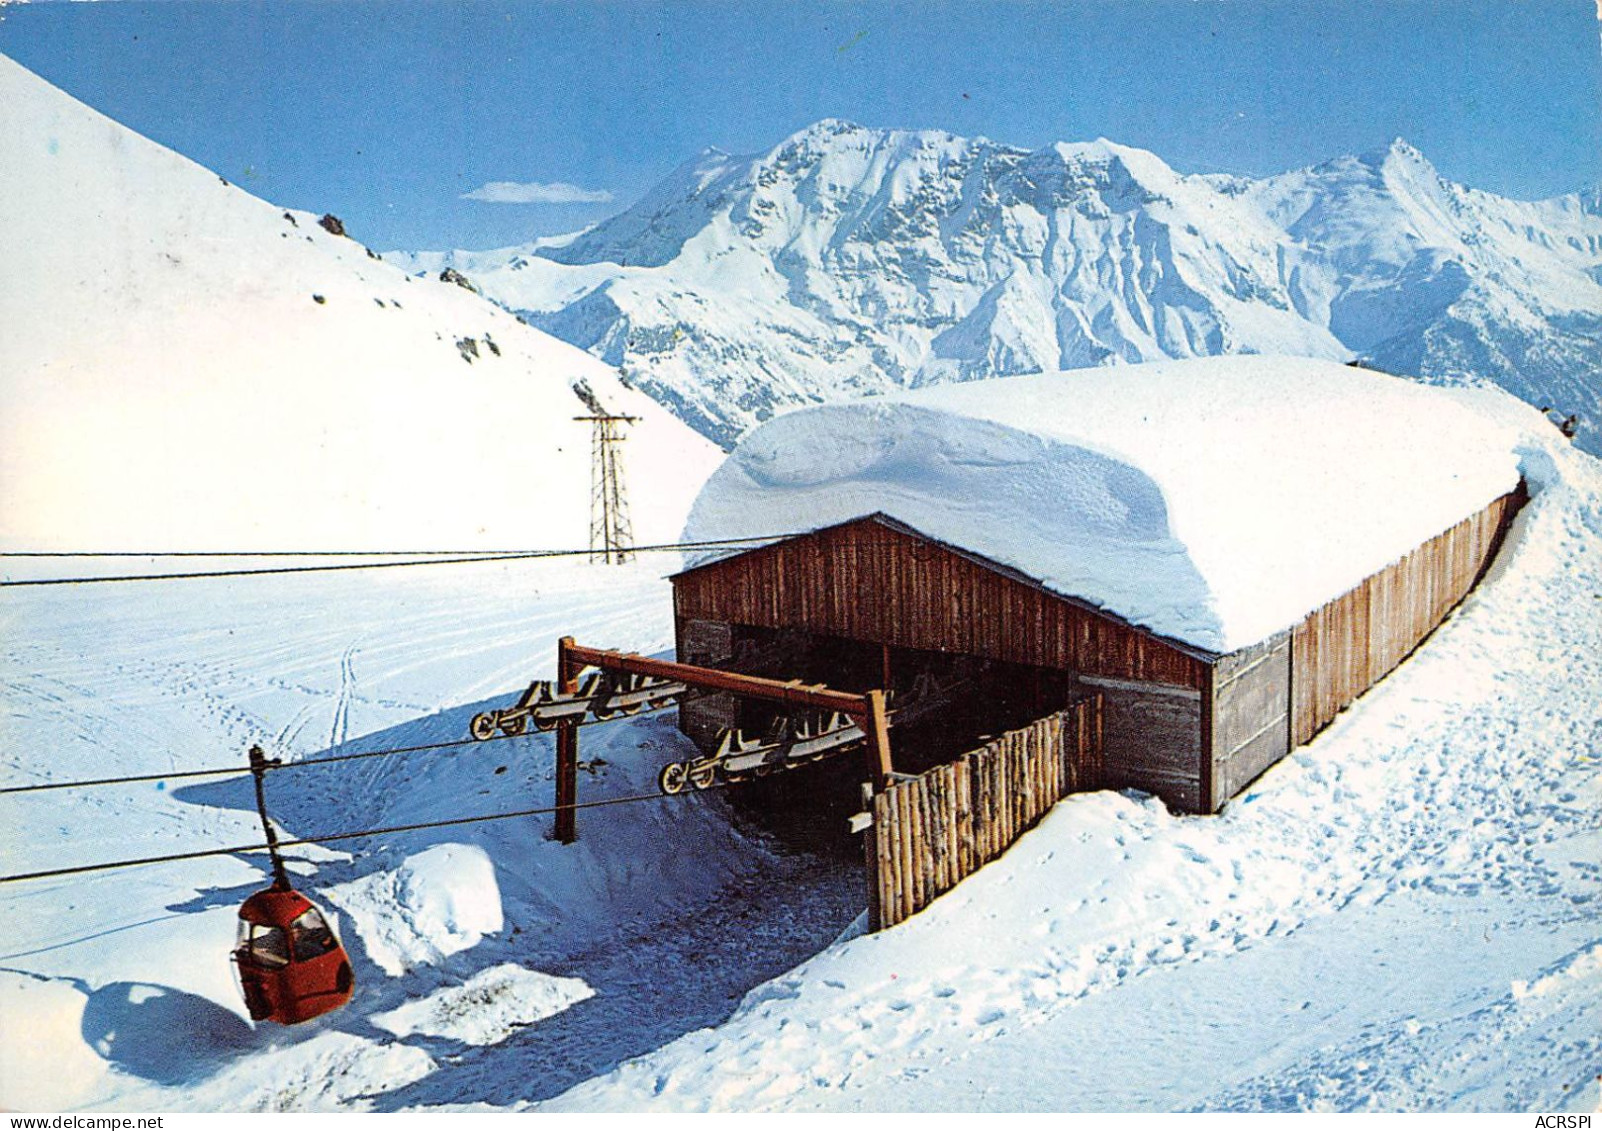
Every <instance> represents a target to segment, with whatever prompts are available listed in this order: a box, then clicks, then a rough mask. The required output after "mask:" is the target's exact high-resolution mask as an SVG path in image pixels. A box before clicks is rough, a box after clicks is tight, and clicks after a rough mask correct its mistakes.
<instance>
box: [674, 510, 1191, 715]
mask: <svg viewBox="0 0 1602 1131" xmlns="http://www.w3.org/2000/svg"><path fill="white" fill-rule="evenodd" d="M673 592H674V611H675V613H676V615H677V616H678V618H679V623H680V625H681V626H682V625H683V624H684V623H685V622H686V621H691V620H700V621H713V622H721V623H725V624H742V625H752V626H757V627H763V628H795V629H803V630H806V631H809V632H816V633H823V634H827V635H831V636H841V637H845V638H847V639H851V640H863V641H869V642H872V643H877V644H888V645H891V646H893V647H903V648H918V649H924V650H928V651H939V652H954V653H959V654H964V655H973V656H982V657H985V658H987V659H995V660H1004V661H1007V662H1010V663H1020V664H1031V665H1035V666H1039V667H1049V668H1056V669H1060V670H1065V671H1073V672H1078V673H1081V674H1085V675H1099V676H1106V677H1111V678H1115V679H1128V680H1139V681H1144V682H1152V683H1165V684H1172V685H1177V686H1182V687H1193V688H1201V687H1202V686H1203V683H1204V681H1205V678H1206V671H1207V668H1208V662H1209V660H1210V659H1211V657H1206V658H1203V655H1202V654H1200V653H1197V652H1194V651H1191V650H1188V649H1186V648H1184V647H1182V646H1180V645H1178V644H1176V643H1174V642H1172V641H1168V640H1165V639H1163V638H1162V637H1159V636H1156V635H1153V634H1152V633H1150V632H1148V631H1145V630H1143V629H1140V628H1136V627H1135V626H1133V625H1130V624H1127V623H1125V622H1123V621H1121V620H1119V619H1118V618H1116V617H1113V616H1110V615H1108V614H1106V613H1103V612H1100V611H1098V610H1096V609H1093V608H1091V607H1089V606H1087V605H1084V604H1081V603H1079V602H1075V601H1072V600H1070V599H1068V598H1065V597H1061V596H1058V595H1056V594H1054V593H1050V592H1048V591H1047V590H1046V589H1044V588H1043V587H1041V586H1040V585H1039V584H1038V583H1036V582H1033V581H1031V580H1030V579H1028V578H1026V577H1024V576H1023V575H1021V574H1018V573H1016V572H1014V571H1012V570H1009V569H1007V568H1006V567H1004V566H1000V565H998V564H996V563H991V562H987V561H985V560H984V559H983V558H980V557H978V556H977V555H974V554H970V553H968V552H966V551H961V550H958V549H956V548H954V547H951V546H947V545H945V544H943V543H940V542H936V541H933V540H931V539H929V538H926V537H923V536H922V535H920V534H918V533H917V532H916V531H914V530H912V529H911V528H910V527H905V526H902V525H901V524H900V523H896V522H894V521H893V520H887V519H885V518H883V517H882V516H869V517H866V518H861V519H856V520H854V521H852V522H847V523H843V524H841V525H839V526H834V527H830V528H828V529H825V530H820V531H815V532H813V533H811V534H804V535H798V536H797V537H794V538H789V539H786V540H784V541H782V542H777V543H774V544H773V545H770V546H764V547H761V548H759V549H755V550H749V551H746V552H745V553H742V554H738V555H736V556H734V557H730V558H725V559H723V560H722V561H718V562H712V563H709V564H707V565H704V566H699V567H696V568H694V569H691V570H687V571H686V572H684V573H681V574H679V575H678V576H677V577H675V578H674V579H673Z"/></svg>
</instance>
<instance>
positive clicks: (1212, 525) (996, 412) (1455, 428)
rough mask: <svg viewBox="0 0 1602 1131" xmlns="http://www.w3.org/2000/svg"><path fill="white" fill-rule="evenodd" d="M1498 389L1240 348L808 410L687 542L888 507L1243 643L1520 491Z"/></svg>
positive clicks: (732, 468) (708, 490) (708, 506)
mask: <svg viewBox="0 0 1602 1131" xmlns="http://www.w3.org/2000/svg"><path fill="white" fill-rule="evenodd" d="M1486 398H1487V394H1484V393H1483V392H1480V391H1457V390H1441V389H1432V388H1426V387H1423V386H1420V385H1417V384H1414V383H1412V382H1408V381H1403V380H1400V379H1398V378H1394V377H1388V376H1384V375H1382V374H1377V373H1372V372H1367V371H1364V370H1359V369H1354V368H1351V367H1348V366H1343V365H1338V364H1335V363H1332V362H1324V361H1316V360H1311V359H1304V358H1271V357H1227V358H1207V359H1202V360H1192V361H1177V362H1164V363H1160V364H1156V365H1142V366H1129V367H1119V368H1101V369H1090V370H1080V371H1075V372H1068V373H1056V374H1047V375H1042V376H1028V377H1015V378H1003V379H998V380H991V381H978V382H972V383H969V384H964V385H956V386H944V387H940V388H934V389H925V390H920V391H918V392H913V393H907V394H901V395H896V396H891V397H885V398H883V399H874V400H869V401H862V402H857V403H852V404H840V405H828V406H823V407H819V408H812V409H803V410H800V411H797V412H794V413H790V414H788V415H785V416H782V417H779V418H778V419H776V420H773V421H771V422H769V423H768V424H766V425H764V426H762V427H761V428H759V429H757V430H756V431H754V432H753V433H751V434H750V435H749V436H748V437H747V438H746V439H745V441H744V442H742V443H741V444H740V446H739V447H738V448H737V449H736V450H735V452H734V454H733V455H731V456H730V457H729V459H728V460H727V461H726V462H725V463H724V465H723V467H722V468H720V469H719V470H718V471H717V473H716V474H715V475H714V476H713V477H712V479H711V480H710V481H709V482H708V484H707V486H706V487H705V489H704V490H703V491H702V493H701V495H700V497H699V498H698V499H697V500H696V503H695V506H694V508H693V510H692V511H691V515H690V521H689V524H688V526H687V527H686V530H685V537H686V539H687V540H691V541H696V540H711V539H719V538H731V537H741V536H747V535H758V534H774V533H781V532H784V533H788V532H794V531H802V530H812V529H817V528H819V527H823V526H828V525H831V524H833V523H837V522H842V521H845V520H848V519H851V518H856V517H858V516H861V515H864V514H869V513H872V512H875V511H880V512H884V513H885V514H888V515H890V516H892V517H894V518H897V519H900V520H901V521H903V522H905V523H907V524H909V525H911V526H912V527H914V528H916V529H918V530H920V531H922V532H923V533H925V534H927V535H929V536H930V537H932V538H936V539H939V540H941V541H944V542H949V543H951V544H953V545H956V546H959V547H962V548H964V549H967V550H971V551H973V552H975V553H979V554H982V555H984V556H986V557H988V558H991V559H993V560H995V561H997V562H1000V563H1002V564H1004V565H1008V566H1011V567H1013V568H1015V569H1018V570H1021V571H1022V572H1024V573H1025V574H1028V575H1029V576H1031V577H1034V578H1037V579H1039V580H1041V581H1042V582H1044V583H1045V584H1046V585H1047V586H1048V587H1050V588H1051V589H1052V590H1054V591H1056V592H1059V593H1063V594H1065V595H1069V596H1074V597H1081V598H1084V599H1086V600H1089V601H1092V602H1094V603H1095V604H1097V605H1100V606H1102V607H1103V608H1105V609H1107V610H1108V611H1109V612H1111V613H1114V614H1116V615H1118V616H1121V617H1123V618H1125V619H1127V620H1129V621H1131V622H1133V623H1135V624H1138V625H1142V626H1144V627H1146V628H1149V629H1151V630H1152V631H1154V632H1157V633H1160V634H1163V635H1166V636H1171V637H1175V638H1177V639H1179V640H1183V641H1185V642H1187V643H1190V644H1193V645H1196V646H1198V647H1201V648H1206V649H1209V650H1213V651H1219V652H1228V651H1232V650H1234V649H1236V648H1240V647H1244V646H1246V645H1249V644H1253V643H1255V642H1257V641H1259V640H1261V639H1263V638H1265V637H1267V636H1269V635H1271V634H1273V633H1274V632H1276V631H1278V630H1280V629H1282V628H1285V627H1287V626H1289V625H1291V624H1293V623H1295V622H1296V621H1297V620H1299V619H1300V618H1301V617H1302V616H1303V615H1305V614H1306V613H1307V612H1308V611H1310V610H1312V609H1314V608H1317V607H1318V606H1320V605H1322V604H1323V603H1325V602H1326V601H1328V600H1330V599H1331V598H1333V597H1336V596H1338V595H1340V594H1341V593H1343V592H1345V591H1346V590H1348V589H1350V588H1351V587H1352V586H1354V585H1356V584H1357V583H1358V582H1360V581H1361V580H1362V579H1363V578H1365V577H1367V576H1368V575H1370V574H1372V573H1374V572H1375V571H1377V570H1379V569H1380V568H1382V567H1384V566H1385V565H1387V564H1389V563H1391V562H1393V561H1396V560H1397V559H1399V558H1400V557H1401V556H1402V555H1404V554H1406V553H1407V552H1408V551H1410V550H1412V549H1413V548H1414V547H1415V546H1417V545H1418V544H1419V543H1421V542H1423V541H1425V540H1427V539H1429V538H1431V537H1433V536H1434V535H1436V534H1439V533H1441V532H1442V531H1443V530H1446V529H1447V528H1448V527H1450V526H1452V525H1453V524H1455V523H1456V522H1458V521H1459V520H1461V519H1463V518H1465V517H1467V516H1468V515H1471V514H1473V513H1474V512H1476V511H1478V510H1479V509H1481V508H1482V507H1484V506H1485V505H1486V504H1487V503H1489V502H1490V501H1491V500H1492V499H1494V498H1496V497H1497V496H1499V495H1501V494H1503V493H1505V492H1507V491H1510V490H1512V489H1513V488H1514V486H1515V485H1516V484H1517V483H1518V479H1519V462H1518V457H1517V455H1516V449H1517V447H1518V439H1517V436H1518V432H1517V429H1516V427H1514V423H1513V421H1514V418H1515V417H1517V415H1518V414H1517V413H1514V414H1513V415H1512V416H1507V417H1506V418H1504V416H1503V415H1500V414H1497V413H1492V412H1487V411H1486V409H1485V405H1486V404H1487V403H1488V401H1487V399H1486ZM1504 399H1506V400H1508V401H1509V402H1510V403H1512V402H1511V398H1504ZM1526 414H1527V415H1530V416H1533V415H1534V414H1533V411H1529V410H1526ZM1526 423H1527V422H1526ZM710 558H711V556H710V555H709V556H707V557H705V558H703V559H701V560H710Z"/></svg>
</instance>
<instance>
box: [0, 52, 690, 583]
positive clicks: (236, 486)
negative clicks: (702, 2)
mask: <svg viewBox="0 0 1602 1131" xmlns="http://www.w3.org/2000/svg"><path fill="white" fill-rule="evenodd" d="M0 107H4V110H3V111H0V118H3V122H4V128H3V129H0V169H4V170H5V175H4V177H0V262H3V263H5V264H6V272H5V275H4V277H3V278H0V327H4V334H5V346H4V349H3V350H0V403H3V404H4V405H5V413H4V415H3V417H0V548H6V549H19V550H86V549H118V550H130V549H132V550H148V549H160V550H167V551H178V550H264V549H265V550H285V549H290V550H305V549H324V548H329V549H384V550H405V549H419V548H420V549H441V548H450V549H456V548H464V549H474V548H479V547H489V546H495V547H505V546H514V547H523V546H530V545H533V546H535V547H536V548H571V547H582V546H585V545H587V544H588V536H589V497H588V492H587V490H585V489H584V485H585V484H588V482H589V476H590V467H589V439H590V437H589V432H588V426H587V425H584V424H581V423H578V422H575V420H574V419H573V418H574V417H575V416H581V415H584V414H586V413H587V412H588V411H589V408H588V407H587V405H588V404H590V403H595V404H600V405H602V406H603V407H605V408H606V409H608V410H609V411H612V412H618V413H626V414H628V415H630V416H635V417H638V418H639V421H638V423H637V424H635V425H633V426H632V427H631V429H630V432H629V443H628V452H627V458H628V461H629V472H630V477H629V478H630V484H631V486H632V488H633V491H632V494H633V500H632V501H633V513H634V516H635V525H634V529H635V533H636V535H637V536H638V537H639V539H640V540H641V541H642V542H655V541H666V540H668V537H669V536H671V535H672V534H674V533H676V532H677V530H678V527H679V526H680V525H681V524H682V521H683V515H684V513H685V511H686V510H687V509H688V507H689V503H690V500H691V498H692V497H693V495H694V492H695V490H696V489H697V488H698V487H699V485H700V483H701V481H702V479H703V478H704V477H705V476H706V475H707V474H708V473H710V472H711V470H712V468H713V467H714V466H715V465H716V462H717V459H718V458H719V457H718V453H717V450H716V449H715V448H714V447H713V446H712V445H711V444H709V443H707V442H706V441H705V440H703V439H701V438H700V437H698V436H696V435H695V434H694V433H692V432H691V431H690V430H689V429H688V428H687V427H685V426H684V425H682V424H681V423H679V421H677V420H676V419H674V418H673V417H672V416H671V415H670V414H669V413H668V412H667V411H666V410H664V409H663V408H661V407H660V406H659V405H657V404H655V403H654V402H652V401H651V400H650V399H649V398H648V397H646V396H645V395H644V394H642V393H638V392H635V391H633V390H631V389H628V388H625V387H624V386H623V385H622V383H621V382H620V381H619V380H618V376H617V373H616V371H615V370H613V369H612V368H611V367H609V366H607V365H605V364H603V363H602V362H600V361H598V360H597V359H595V358H594V357H591V356H590V355H588V354H586V353H584V352H582V351H580V350H578V349H575V348H574V347H572V346H569V345H566V344H564V343H562V342H559V341H557V340H555V339H554V338H551V337H550V336H548V335H546V334H544V333H541V332H540V331H538V330H535V329H532V328H531V327H528V326H526V325H523V324H522V323H521V322H520V321H519V320H518V319H516V318H515V317H513V316H512V315H510V314H508V313H507V312H505V311H504V310H501V309H499V308H497V307H495V306H494V305H492V304H491V303H490V302H488V301H486V300H485V299H483V298H481V297H480V296H479V295H478V294H476V293H473V292H471V291H469V290H466V289H464V288H463V287H460V286H457V285H455V284H453V283H451V282H445V281H441V280H440V279H438V278H434V277H431V278H428V279H413V278H410V277H409V276H407V274H406V273H405V272H403V271H401V270H400V269H399V268H397V267H395V266H393V265H391V264H388V263H385V262H383V261H382V260H380V259H379V258H378V257H377V256H376V255H374V254H373V253H372V252H370V251H368V249H366V248H365V247H363V246H362V245H361V244H359V243H357V242H356V241H355V240H354V239H350V238H347V237H345V236H344V235H337V234H334V233H333V232H331V231H328V230H325V229H324V228H323V227H322V226H321V225H320V224H319V221H318V218H317V217H316V216H315V215H314V214H310V213H304V212H287V211H285V210H283V209H281V208H279V207H276V206H274V205H272V204H269V203H267V202H266V201H263V200H259V199H257V198H255V197H253V196H251V195H250V194H248V193H246V192H244V191H243V190H241V189H239V188H238V187H236V186H233V185H230V184H228V183H227V182H226V181H224V180H223V179H222V178H220V177H219V176H217V175H216V174H214V173H211V172H209V171H207V170H206V169H203V168H201V167H200V166H199V165H196V164H194V163H193V162H191V161H188V160H186V159H185V158H183V157H181V156H179V155H178V154H176V153H173V152H171V151H170V150H167V149H164V148H162V147H161V146H159V145H156V144H155V143H154V142H151V141H148V140H146V139H145V138H143V137H140V136H139V135H137V134H135V133H133V132H132V131H130V130H127V129H125V128H124V127H122V126H120V125H118V124H117V123H115V122H113V121H110V120H109V119H107V118H105V117H103V116H101V115H100V114H97V113H95V112H94V111H93V110H90V109H89V108H88V107H86V106H84V105H82V104H81V103H79V102H76V101H74V100H73V99H71V98H69V97H67V96H66V95H65V94H63V93H61V92H60V91H58V90H55V89H54V88H52V87H51V86H49V85H48V84H46V83H45V82H43V81H42V80H40V79H38V78H37V77H35V76H34V75H32V74H30V73H29V72H28V71H26V70H24V69H23V68H21V67H19V66H17V65H16V64H15V63H13V62H11V61H10V60H8V59H5V58H3V57H0ZM586 397H588V398H589V400H588V401H586V399H585V398H586Z"/></svg>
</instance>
